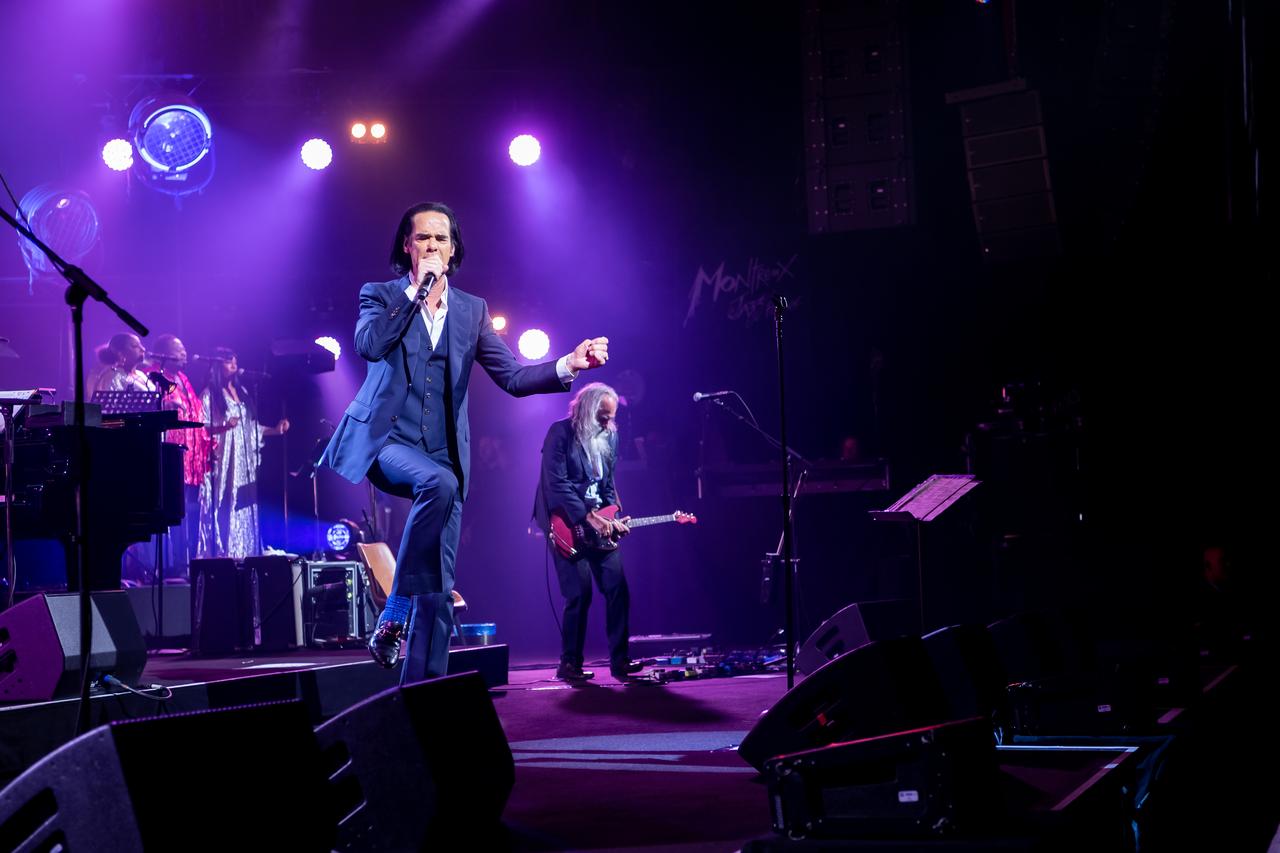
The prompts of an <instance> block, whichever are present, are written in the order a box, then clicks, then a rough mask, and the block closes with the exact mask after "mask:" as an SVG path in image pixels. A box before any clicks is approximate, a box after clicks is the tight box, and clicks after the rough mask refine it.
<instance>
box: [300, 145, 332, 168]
mask: <svg viewBox="0 0 1280 853" xmlns="http://www.w3.org/2000/svg"><path fill="white" fill-rule="evenodd" d="M302 162H303V163H306V164H307V168H310V169H315V170H316V171H317V172H318V171H320V170H321V169H323V168H325V167H326V166H328V165H329V164H330V163H332V162H333V149H332V148H330V147H329V143H327V142H325V141H324V140H323V139H308V140H307V141H306V142H304V143H302Z"/></svg>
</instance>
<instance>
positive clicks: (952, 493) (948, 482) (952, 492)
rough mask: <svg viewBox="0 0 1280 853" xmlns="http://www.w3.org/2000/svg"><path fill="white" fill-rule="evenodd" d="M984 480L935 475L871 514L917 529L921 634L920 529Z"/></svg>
mask: <svg viewBox="0 0 1280 853" xmlns="http://www.w3.org/2000/svg"><path fill="white" fill-rule="evenodd" d="M981 482H982V481H981V480H979V479H977V478H976V477H974V476H973V475H972V474H934V475H933V476H932V477H929V478H928V479H927V480H925V481H924V482H922V483H920V484H919V485H917V486H916V487H915V488H913V489H912V490H911V491H909V492H907V493H906V494H905V495H903V496H902V497H900V498H898V500H896V501H894V502H893V504H892V505H891V506H890V507H889V508H888V509H883V510H872V511H871V512H870V513H868V514H869V515H870V516H871V518H872V519H873V520H875V521H892V522H897V523H900V524H911V525H914V526H915V530H916V596H917V604H918V606H919V610H920V633H922V634H923V633H924V630H925V621H924V544H923V532H922V530H921V528H922V526H923V525H924V523H925V522H929V521H933V520H934V519H935V518H937V517H938V516H940V515H942V513H943V512H945V511H946V510H947V508H948V507H950V506H951V505H952V504H954V503H955V502H956V501H958V500H960V498H962V497H964V496H965V495H967V494H968V493H969V492H971V491H973V489H974V487H975V486H977V485H978V484H979V483H981Z"/></svg>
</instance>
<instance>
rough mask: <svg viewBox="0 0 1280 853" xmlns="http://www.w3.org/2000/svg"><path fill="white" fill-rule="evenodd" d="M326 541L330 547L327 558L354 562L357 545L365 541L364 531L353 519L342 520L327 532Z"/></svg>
mask: <svg viewBox="0 0 1280 853" xmlns="http://www.w3.org/2000/svg"><path fill="white" fill-rule="evenodd" d="M324 541H325V544H326V545H328V546H329V547H328V548H327V549H326V551H325V556H326V557H327V558H329V559H330V560H354V559H356V556H355V555H356V550H357V549H356V544H357V543H360V542H363V541H364V531H363V530H362V529H360V525H359V524H357V523H356V522H354V521H352V520H351V519H349V518H340V519H338V520H337V522H335V523H334V524H332V525H330V526H329V529H328V530H326V531H325V534H324Z"/></svg>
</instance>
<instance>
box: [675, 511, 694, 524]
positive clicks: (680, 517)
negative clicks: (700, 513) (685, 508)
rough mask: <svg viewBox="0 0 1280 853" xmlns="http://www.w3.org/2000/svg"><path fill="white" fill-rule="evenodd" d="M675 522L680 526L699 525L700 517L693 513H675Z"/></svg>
mask: <svg viewBox="0 0 1280 853" xmlns="http://www.w3.org/2000/svg"><path fill="white" fill-rule="evenodd" d="M675 517H676V518H675V520H676V522H677V523H678V524H697V523H698V517H697V516H696V515H694V514H693V513H691V512H681V511H680V510H676V511H675Z"/></svg>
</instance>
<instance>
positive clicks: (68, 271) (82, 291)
mask: <svg viewBox="0 0 1280 853" xmlns="http://www.w3.org/2000/svg"><path fill="white" fill-rule="evenodd" d="M0 219H3V220H4V221H5V222H7V223H9V225H10V226H11V227H12V228H13V229H14V230H15V231H17V232H18V233H19V234H21V235H22V236H23V237H26V238H27V240H29V241H30V242H31V244H32V245H34V246H35V247H36V248H38V249H39V250H40V251H41V252H43V253H44V254H45V257H47V258H48V259H49V262H50V263H51V264H53V267H54V268H55V269H56V270H57V271H58V273H59V274H60V275H61V276H62V277H63V278H65V279H66V280H67V290H66V295H65V296H64V299H65V300H66V303H67V305H68V306H69V307H70V308H71V326H72V329H73V349H74V352H75V371H76V375H75V434H76V455H77V457H78V458H77V459H76V472H75V492H74V493H75V521H74V524H73V526H72V531H73V532H74V538H75V542H76V547H75V563H76V565H75V578H76V582H77V583H78V584H79V585H80V704H79V706H78V710H77V713H76V734H77V735H80V734H84V733H85V732H86V731H88V729H89V721H90V720H89V717H90V715H89V658H90V654H91V652H92V650H93V610H92V606H93V605H92V601H93V599H92V598H91V597H90V595H89V549H88V545H87V543H86V541H85V531H86V530H87V529H88V524H87V523H86V522H85V501H84V493H85V483H86V482H87V481H88V479H89V477H88V469H89V442H88V433H86V432H85V423H84V421H85V418H84V402H85V400H84V303H85V301H86V300H87V299H89V298H91V297H92V298H93V299H96V300H98V301H99V302H101V303H102V304H103V305H105V306H107V307H108V308H110V309H111V311H112V312H113V313H114V314H115V315H116V316H117V317H119V318H120V320H121V321H122V322H123V323H124V324H125V325H126V326H128V327H129V328H130V329H133V330H134V331H135V332H137V333H138V335H139V336H140V337H144V338H145V337H146V336H147V335H149V334H151V332H150V330H149V329H147V327H146V326H144V325H142V323H140V322H138V320H137V319H135V318H134V316H133V315H132V314H130V313H129V312H128V311H126V310H124V309H123V308H121V307H120V306H119V305H117V304H116V303H115V302H113V301H112V300H111V297H109V296H107V292H106V291H105V290H103V289H102V286H101V285H99V284H98V283H97V282H96V281H94V280H93V279H92V278H90V277H89V274H88V273H86V272H85V271H84V270H82V269H80V268H79V267H77V266H75V265H74V264H69V263H67V262H66V261H64V260H63V259H62V258H61V257H59V256H58V253H57V252H55V251H53V249H51V248H49V247H48V246H46V245H45V244H44V242H43V241H41V240H40V238H39V237H37V236H36V235H35V234H33V233H31V230H30V229H28V228H27V227H26V226H25V225H23V224H22V223H21V222H19V221H18V220H16V219H14V218H13V217H12V216H10V215H9V212H8V211H7V210H5V209H4V208H0ZM9 547H10V548H12V547H13V543H10V544H9ZM71 574H72V573H71V572H70V571H68V573H67V575H68V577H67V580H68V586H69V585H70V583H69V582H70V580H71ZM162 594H163V593H162Z"/></svg>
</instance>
